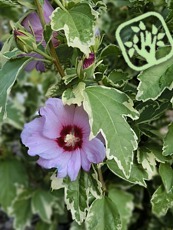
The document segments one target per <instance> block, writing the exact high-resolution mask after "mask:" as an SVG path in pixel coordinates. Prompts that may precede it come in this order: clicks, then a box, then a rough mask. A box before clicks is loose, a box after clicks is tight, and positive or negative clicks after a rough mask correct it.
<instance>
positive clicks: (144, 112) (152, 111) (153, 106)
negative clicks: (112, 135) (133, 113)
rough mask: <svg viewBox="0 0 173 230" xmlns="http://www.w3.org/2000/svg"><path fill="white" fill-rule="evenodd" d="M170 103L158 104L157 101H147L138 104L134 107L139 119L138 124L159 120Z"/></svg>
mask: <svg viewBox="0 0 173 230" xmlns="http://www.w3.org/2000/svg"><path fill="white" fill-rule="evenodd" d="M169 105H170V103H169V102H166V103H163V102H162V103H158V102H157V101H151V100H148V101H146V102H143V103H139V104H138V105H137V106H136V110H138V111H139V113H140V117H139V119H138V120H137V123H138V124H142V123H147V122H151V121H153V120H156V119H157V118H159V117H160V116H161V115H162V114H164V113H165V111H166V110H167V109H168V108H169Z"/></svg>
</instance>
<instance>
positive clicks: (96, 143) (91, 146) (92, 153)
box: [83, 138, 106, 163]
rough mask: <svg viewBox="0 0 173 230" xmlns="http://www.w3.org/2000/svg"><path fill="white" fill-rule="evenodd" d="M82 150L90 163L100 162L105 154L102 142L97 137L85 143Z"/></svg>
mask: <svg viewBox="0 0 173 230" xmlns="http://www.w3.org/2000/svg"><path fill="white" fill-rule="evenodd" d="M83 151H85V153H86V155H87V158H88V160H89V161H90V162H92V163H100V162H102V161H103V160H104V158H105V156H106V149H105V147H104V144H103V143H102V142H101V141H100V140H99V139H98V138H94V139H92V140H91V141H89V142H88V144H85V147H84V149H83Z"/></svg>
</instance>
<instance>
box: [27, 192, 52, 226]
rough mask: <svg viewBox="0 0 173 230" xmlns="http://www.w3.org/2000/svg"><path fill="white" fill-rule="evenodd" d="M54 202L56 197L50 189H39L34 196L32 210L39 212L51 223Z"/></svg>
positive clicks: (35, 212) (44, 219)
mask: <svg viewBox="0 0 173 230" xmlns="http://www.w3.org/2000/svg"><path fill="white" fill-rule="evenodd" d="M54 202H55V198H54V196H53V195H52V194H51V193H50V191H46V190H43V189H38V190H36V191H35V192H34V193H33V196H32V202H31V207H32V212H33V213H34V214H38V215H39V216H40V218H41V219H42V220H43V221H45V222H46V223H51V216H52V206H53V204H54Z"/></svg>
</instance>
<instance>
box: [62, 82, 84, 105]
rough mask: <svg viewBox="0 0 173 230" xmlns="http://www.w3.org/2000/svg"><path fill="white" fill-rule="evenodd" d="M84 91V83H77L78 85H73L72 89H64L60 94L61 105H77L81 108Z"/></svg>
mask: <svg viewBox="0 0 173 230" xmlns="http://www.w3.org/2000/svg"><path fill="white" fill-rule="evenodd" d="M84 90H85V83H84V82H79V84H78V85H75V86H74V87H73V88H68V89H66V90H65V91H64V92H63V94H62V101H63V103H64V104H67V105H71V104H77V105H78V106H81V104H82V101H83V92H84Z"/></svg>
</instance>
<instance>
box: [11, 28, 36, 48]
mask: <svg viewBox="0 0 173 230" xmlns="http://www.w3.org/2000/svg"><path fill="white" fill-rule="evenodd" d="M14 38H15V41H16V44H17V47H18V48H19V49H20V50H22V51H24V52H25V53H29V52H32V51H34V50H36V48H37V44H36V40H35V38H34V36H32V34H30V33H28V32H25V31H23V30H14Z"/></svg>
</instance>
